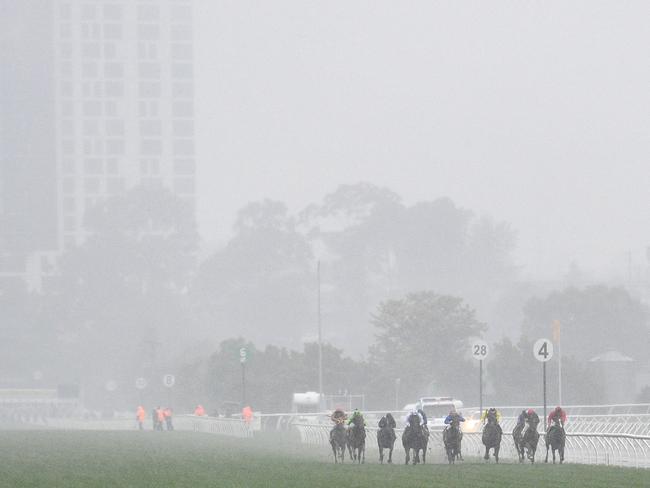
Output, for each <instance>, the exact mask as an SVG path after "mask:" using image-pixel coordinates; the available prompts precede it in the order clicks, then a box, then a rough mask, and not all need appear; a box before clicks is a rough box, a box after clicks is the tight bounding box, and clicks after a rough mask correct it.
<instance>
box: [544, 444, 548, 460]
mask: <svg viewBox="0 0 650 488" xmlns="http://www.w3.org/2000/svg"><path fill="white" fill-rule="evenodd" d="M548 447H549V442H548V441H547V442H546V459H544V462H545V463H548Z"/></svg>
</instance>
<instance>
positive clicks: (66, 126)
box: [61, 119, 74, 137]
mask: <svg viewBox="0 0 650 488" xmlns="http://www.w3.org/2000/svg"><path fill="white" fill-rule="evenodd" d="M61 134H62V135H64V136H66V137H74V122H73V121H72V120H71V119H61Z"/></svg>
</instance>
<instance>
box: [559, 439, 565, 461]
mask: <svg viewBox="0 0 650 488" xmlns="http://www.w3.org/2000/svg"><path fill="white" fill-rule="evenodd" d="M558 450H559V451H560V464H562V463H564V445H563V444H561V445H560V447H559V449H558Z"/></svg>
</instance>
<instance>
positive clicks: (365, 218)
mask: <svg viewBox="0 0 650 488" xmlns="http://www.w3.org/2000/svg"><path fill="white" fill-rule="evenodd" d="M649 14H650V9H649V6H648V3H647V2H643V1H638V2H635V1H628V2H594V1H589V2H586V1H585V2H582V1H574V2H469V1H466V2H442V1H441V2H430V1H409V2H406V1H405V2H395V1H333V2H304V1H277V2H247V1H210V0H194V1H185V0H178V1H174V2H162V1H159V2H145V3H142V2H140V3H137V2H128V1H118V0H112V1H109V0H105V1H104V0H102V1H96V2H82V1H80V0H70V1H62V2H54V1H49V0H25V1H23V2H9V1H4V2H2V3H1V4H0V23H1V27H2V29H0V32H1V34H0V39H1V40H2V45H1V48H0V49H1V55H2V58H1V59H2V64H1V68H0V69H2V73H1V74H2V76H1V77H0V78H1V81H0V83H1V86H0V259H1V260H0V264H1V268H0V278H1V280H0V321H1V322H0V335H1V336H0V357H2V360H1V361H0V388H2V389H6V390H7V391H10V390H12V389H13V390H20V389H27V388H29V389H40V390H43V391H45V390H57V391H58V393H57V394H58V395H60V396H61V395H63V396H72V397H75V398H79V405H80V408H87V409H91V410H96V411H99V410H102V411H110V412H112V411H120V410H130V409H133V408H134V405H136V404H137V403H145V404H148V405H149V406H150V405H151V404H152V403H156V402H160V401H161V399H162V400H163V401H165V402H166V403H170V404H174V406H175V407H177V408H179V409H187V410H189V409H191V408H193V407H194V406H195V405H196V404H198V403H203V404H206V406H207V407H208V409H209V411H210V412H213V411H214V412H218V411H220V409H222V408H223V405H224V404H226V403H228V402H234V403H238V404H240V405H241V406H243V404H244V403H251V404H252V405H253V406H254V408H255V409H261V410H264V411H276V412H278V411H288V410H290V409H291V408H297V406H296V405H295V404H293V405H292V400H291V399H292V394H294V393H300V392H308V391H319V390H320V392H321V393H323V394H324V395H325V396H324V397H323V398H324V399H322V403H321V406H323V407H327V408H330V407H333V406H334V405H335V404H336V402H337V401H344V400H342V399H345V401H347V402H348V403H349V404H350V405H351V404H352V403H351V402H352V400H351V399H352V398H353V397H351V396H350V395H354V398H355V400H354V401H357V399H359V398H363V406H364V407H366V406H367V407H373V408H388V407H390V408H392V407H396V408H397V407H399V408H401V407H402V405H403V404H407V403H413V402H415V401H416V400H417V399H418V398H420V397H421V396H425V395H434V394H435V395H443V396H444V395H451V396H454V397H456V398H462V399H463V400H464V401H465V403H466V404H478V403H479V401H480V400H479V398H478V393H477V391H476V378H475V376H476V375H475V371H474V370H475V366H476V364H475V363H474V362H473V361H472V358H471V348H470V346H471V345H472V344H474V342H475V340H476V339H478V338H483V339H484V340H486V341H488V344H489V346H490V356H489V359H486V380H485V381H486V390H485V395H486V398H487V399H489V401H491V402H493V403H495V404H517V405H523V404H538V403H539V401H540V400H539V398H538V397H539V395H538V393H537V390H534V389H533V390H534V391H535V393H532V392H531V388H530V385H529V384H528V376H527V373H528V372H529V371H531V370H533V369H534V368H537V367H538V366H539V364H537V363H536V362H535V361H534V358H533V354H532V353H531V351H532V347H533V343H534V342H535V341H536V340H537V339H538V338H543V337H548V338H549V339H550V340H552V341H553V342H554V343H555V344H556V346H559V345H560V342H561V349H560V348H559V347H558V352H557V353H556V354H558V357H559V356H560V355H561V356H562V357H563V361H564V366H563V368H564V369H563V372H562V373H560V371H559V364H558V361H557V360H558V357H556V358H555V361H553V362H550V363H549V375H550V379H549V390H550V391H551V393H550V398H551V399H552V400H553V401H557V402H558V403H559V402H560V401H562V402H563V403H593V404H598V403H608V402H609V403H625V402H635V401H637V402H650V363H649V362H648V355H647V350H648V348H649V347H650V311H649V309H648V304H649V301H650V225H649V223H650V200H648V188H650V170H649V169H648V156H649V155H650V90H648V87H649V86H650V63H648V45H650V34H648V29H647V26H646V24H647V19H648V15H649ZM554 324H555V325H554ZM319 328H320V332H319ZM319 336H320V339H321V341H320V344H319ZM241 348H245V349H246V351H247V353H248V354H249V357H247V358H246V362H245V363H244V362H240V357H239V351H240V349H241ZM319 358H321V359H322V360H319ZM244 364H245V366H242V365H244ZM319 365H322V367H321V366H319ZM244 367H245V368H246V369H247V371H248V377H247V380H246V381H248V385H247V388H244V386H243V385H242V379H241V378H240V370H241V368H244ZM534 371H537V370H536V369H534ZM504 372H506V373H504ZM165 374H173V375H174V378H175V381H174V386H173V388H172V387H169V385H165V384H163V382H162V381H161V378H162V377H163V375H165ZM139 378H140V379H144V380H145V381H144V382H142V381H140V382H136V379H139ZM319 378H321V379H320V380H319ZM136 383H137V384H138V385H140V386H134V385H136ZM560 383H564V392H565V393H564V397H562V394H561V387H560ZM142 385H145V386H142ZM246 392H247V393H248V394H247V395H246ZM8 394H10V393H8ZM328 402H329V403H328Z"/></svg>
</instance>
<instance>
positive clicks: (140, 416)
mask: <svg viewBox="0 0 650 488" xmlns="http://www.w3.org/2000/svg"><path fill="white" fill-rule="evenodd" d="M146 416H147V413H146V412H145V411H144V407H143V406H142V405H138V409H137V410H136V411H135V418H136V420H137V421H138V427H139V428H140V430H142V429H144V425H143V424H144V419H145V417H146Z"/></svg>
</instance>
